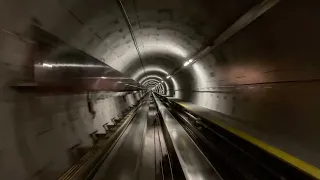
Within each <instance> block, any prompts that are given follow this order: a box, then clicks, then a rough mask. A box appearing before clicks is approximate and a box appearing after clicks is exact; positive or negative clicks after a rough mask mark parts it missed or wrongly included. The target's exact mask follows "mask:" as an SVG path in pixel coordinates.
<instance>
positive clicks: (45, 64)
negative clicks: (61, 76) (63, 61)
mask: <svg viewBox="0 0 320 180" xmlns="http://www.w3.org/2000/svg"><path fill="white" fill-rule="evenodd" d="M42 66H43V67H50V68H51V67H52V65H51V64H47V63H43V64H42Z"/></svg>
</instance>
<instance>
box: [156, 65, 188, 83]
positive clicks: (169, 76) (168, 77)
mask: <svg viewBox="0 0 320 180" xmlns="http://www.w3.org/2000/svg"><path fill="white" fill-rule="evenodd" d="M193 61H194V59H189V60H188V61H186V62H184V63H183V66H184V67H186V66H188V65H189V64H191V63H192V62H193ZM170 78H171V75H168V76H167V79H170ZM161 83H164V81H163V80H162V81H161V82H160V83H159V84H161ZM159 84H157V85H156V86H158V85H159Z"/></svg>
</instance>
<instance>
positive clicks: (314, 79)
mask: <svg viewBox="0 0 320 180" xmlns="http://www.w3.org/2000/svg"><path fill="white" fill-rule="evenodd" d="M0 2H1V4H2V6H1V16H0V25H1V31H0V85H1V89H0V92H1V94H0V114H1V117H0V119H1V121H0V123H1V124H0V128H1V130H0V133H1V136H0V139H1V141H0V174H1V177H0V178H3V179H28V178H29V179H43V178H46V179H48V178H49V177H56V176H58V175H59V174H60V173H61V172H63V171H64V170H65V169H66V168H67V167H68V166H69V165H70V164H71V163H72V162H71V161H70V160H69V157H68V155H67V154H68V151H67V150H68V149H69V148H71V147H72V146H74V145H75V144H78V143H80V144H81V146H83V147H87V146H90V145H91V144H92V142H91V140H90V139H89V136H88V134H90V133H92V132H93V131H95V130H99V131H102V130H103V129H102V126H101V125H102V124H104V123H105V122H107V121H110V120H111V118H113V117H115V116H116V115H117V114H118V113H119V112H121V110H122V109H125V108H126V107H127V106H129V105H132V104H134V103H135V101H136V100H137V99H138V98H140V96H141V95H137V94H136V95H131V94H130V95H126V96H125V98H123V97H108V98H105V99H103V100H100V101H98V102H97V103H96V105H95V106H96V111H97V114H96V116H95V117H94V118H93V117H92V116H91V114H90V113H89V112H88V108H87V101H86V96H85V95H64V96H40V95H38V94H34V93H18V92H16V91H14V90H12V89H11V88H10V85H12V84H14V83H16V82H21V81H25V80H30V78H31V74H32V73H31V71H32V68H31V67H30V63H29V60H28V56H29V53H30V48H29V47H30V46H29V44H28V41H27V39H25V37H27V34H28V28H29V26H30V25H31V24H36V25H38V26H40V27H42V28H43V29H45V30H46V31H48V32H50V33H52V34H54V35H55V36H58V37H59V38H61V39H63V40H64V41H66V42H67V43H69V44H71V45H72V46H74V47H76V48H79V49H81V50H83V51H85V52H87V53H89V54H91V55H93V56H95V57H96V58H98V59H101V60H102V61H104V62H106V63H107V64H109V65H111V66H112V67H113V68H115V69H117V70H119V71H121V72H123V73H124V74H126V75H128V76H131V77H132V78H135V79H136V80H138V81H139V80H142V79H143V78H145V77H146V76H147V75H155V76H157V77H158V78H160V79H163V80H164V81H166V83H167V84H168V91H169V93H168V94H170V95H174V96H175V97H176V98H180V99H182V100H184V101H189V102H192V103H195V104H198V105H201V106H204V107H207V108H209V109H212V110H215V111H217V112H220V113H223V114H225V115H228V116H230V117H232V120H234V121H236V122H237V123H241V124H244V125H245V126H247V127H251V128H252V129H255V130H257V131H259V132H261V133H262V134H265V135H266V136H268V135H276V136H277V137H278V138H279V139H280V140H279V141H278V143H277V142H275V144H274V145H275V146H277V147H279V148H281V149H283V150H285V151H291V152H290V153H293V154H300V155H301V154H302V155H301V156H303V157H304V159H307V160H309V162H311V163H313V164H315V165H317V166H319V167H320V163H319V159H320V158H319V157H320V155H319V153H318V152H320V144H319V142H318V140H317V138H315V137H318V136H319V131H318V127H319V125H320V124H319V121H318V119H319V113H318V109H317V105H318V102H319V96H318V95H317V92H318V90H319V82H318V81H319V72H320V71H319V62H318V59H319V57H320V54H319V51H318V46H317V43H318V42H319V40H320V37H319V36H320V35H319V33H318V32H320V31H319V30H320V26H319V21H318V18H317V17H319V15H320V12H319V11H318V9H317V7H319V2H317V1H315V0H307V1H303V2H302V1H301V0H293V1H290V2H289V1H281V2H280V3H278V4H277V5H276V6H275V7H273V8H272V9H271V10H269V11H268V12H266V13H265V14H264V15H263V16H261V17H260V18H258V19H257V20H256V21H254V22H253V23H252V24H250V25H249V26H248V27H246V28H245V29H243V30H242V31H240V32H238V33H237V34H236V35H235V36H233V37H232V38H231V39H229V40H228V41H227V42H226V43H224V44H223V45H222V46H220V47H219V48H218V49H216V50H214V51H212V52H211V53H210V54H209V55H207V56H205V57H203V58H202V59H201V60H200V61H198V62H197V63H195V64H193V65H192V66H189V67H187V68H186V69H184V70H183V71H181V72H180V73H178V74H177V75H175V76H173V78H170V79H166V76H167V75H168V74H170V73H171V72H172V71H173V70H175V69H176V68H179V67H181V66H182V65H183V63H184V61H186V60H188V58H190V57H191V56H192V55H193V54H194V53H195V52H197V50H199V49H200V48H201V47H202V46H204V45H205V44H208V43H210V42H209V41H213V40H214V39H215V38H216V37H217V36H218V35H219V34H220V33H222V32H223V31H224V30H225V29H226V28H228V27H229V26H230V25H231V24H232V23H233V22H234V21H235V20H237V18H239V16H240V15H242V14H243V13H245V12H246V11H248V9H250V7H252V6H253V5H254V4H257V3H259V2H260V1H258V0H245V1H241V2H238V1H236V0H227V1H225V0H224V1H222V0H216V1H205V0H203V1H191V0H176V1H172V0H167V1H156V0H154V1H150V0H148V1H145V0H136V5H137V8H134V6H133V2H132V1H127V0H126V1H123V3H124V6H125V8H126V10H127V11H128V15H129V17H130V19H131V21H132V25H133V28H134V30H135V32H136V34H135V35H136V37H137V40H138V45H139V46H140V47H141V52H142V54H143V60H144V63H145V64H144V65H145V71H146V73H143V70H142V68H141V64H140V62H139V58H138V57H137V54H136V50H135V49H134V45H133V43H132V40H131V37H130V34H129V31H128V29H127V27H126V25H125V22H124V20H123V18H122V16H121V13H120V11H119V7H118V6H117V4H116V1H103V0H99V1H90V2H87V1H82V0H80V1H79V0H77V1H76V0H67V1H59V0H46V1H38V0H37V1H23V2H22V1H18V0H10V1H7V0H1V1H0ZM181 4H183V6H181ZM136 9H137V10H138V12H137V11H136ZM199 10H200V11H199ZM155 79H156V78H155ZM124 99H126V101H124ZM282 142H286V143H282ZM293 151H295V152H293Z"/></svg>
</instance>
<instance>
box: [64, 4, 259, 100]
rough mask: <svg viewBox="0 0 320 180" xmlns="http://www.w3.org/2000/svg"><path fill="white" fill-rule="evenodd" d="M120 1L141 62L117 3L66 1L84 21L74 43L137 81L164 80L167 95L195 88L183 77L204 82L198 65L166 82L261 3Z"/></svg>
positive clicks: (72, 11) (81, 20)
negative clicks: (255, 5)
mask: <svg viewBox="0 0 320 180" xmlns="http://www.w3.org/2000/svg"><path fill="white" fill-rule="evenodd" d="M121 2H122V4H123V6H124V8H125V10H126V12H127V15H128V17H129V19H130V22H131V24H132V28H133V31H134V36H135V38H136V40H137V45H138V48H139V50H140V52H141V56H142V61H143V64H141V62H140V59H139V57H138V53H137V51H136V49H135V46H134V43H133V41H132V38H131V36H130V31H129V29H128V27H127V25H126V23H125V19H124V18H123V16H122V14H121V11H120V7H119V5H118V4H117V1H98V2H85V1H75V2H73V3H66V2H63V4H66V5H67V6H68V8H69V12H70V13H72V15H73V16H74V17H76V18H77V20H78V21H79V22H80V23H82V28H81V29H80V30H79V31H78V32H77V33H75V35H74V36H72V37H71V39H70V41H71V42H72V44H75V45H76V46H77V47H81V48H82V49H84V50H86V51H89V52H90V53H91V54H93V55H94V56H95V57H97V58H99V59H101V60H103V61H104V62H105V63H107V64H108V65H110V66H112V67H113V68H115V69H117V70H119V71H120V72H122V73H124V74H126V75H128V76H130V77H132V78H133V79H135V80H137V81H141V80H142V79H143V78H145V77H147V76H155V77H157V78H151V79H154V80H156V79H159V78H160V79H162V80H163V81H164V82H165V87H166V89H168V92H166V93H168V94H171V95H174V92H172V91H175V90H179V89H182V86H183V87H184V89H188V88H189V89H191V88H190V86H191V83H188V82H183V81H184V79H188V80H191V81H192V82H193V84H198V85H200V86H201V84H203V83H205V80H204V79H205V76H207V74H205V72H202V71H203V70H202V69H201V64H200V63H199V64H200V65H199V64H195V65H194V66H193V67H192V68H188V70H187V71H186V72H183V78H182V79H181V78H180V79H177V78H175V77H172V78H168V79H167V78H166V77H167V76H168V74H170V73H172V72H173V71H174V70H177V69H178V68H180V67H181V66H183V63H184V62H185V61H186V60H188V59H189V58H190V57H192V56H193V55H194V54H195V53H196V52H197V51H199V50H200V49H201V48H202V47H204V46H205V45H207V44H208V43H210V41H212V40H213V39H214V38H216V37H217V36H218V35H219V34H220V33H221V32H223V31H224V30H225V29H226V28H228V27H229V26H230V25H231V24H232V23H234V21H236V20H237V19H238V17H239V16H241V15H242V14H244V13H245V12H246V11H247V10H248V9H250V8H251V7H252V6H253V5H254V4H257V3H258V2H259V1H255V0H246V1H241V2H239V1H236V0H227V1H220V0H218V1H209V0H201V1H193V0H166V1H157V0H152V1H150V0H123V1H121ZM92 9H94V11H93V10H92ZM200 9H201V10H200ZM88 31H91V32H92V33H93V34H94V35H95V38H92V37H91V38H89V37H85V36H84V34H85V33H87V32H88ZM95 39H99V41H97V40H95ZM170 91H171V93H169V92H170Z"/></svg>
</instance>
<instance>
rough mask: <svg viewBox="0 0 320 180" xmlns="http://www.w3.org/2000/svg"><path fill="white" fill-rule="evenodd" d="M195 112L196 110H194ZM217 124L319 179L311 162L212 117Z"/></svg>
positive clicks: (319, 174)
mask: <svg viewBox="0 0 320 180" xmlns="http://www.w3.org/2000/svg"><path fill="white" fill-rule="evenodd" d="M176 103H178V104H180V105H181V106H183V107H184V108H186V109H188V110H190V111H191V112H193V111H192V110H191V109H190V108H188V106H187V105H185V104H184V103H182V102H176ZM194 113H195V112H194ZM196 114H197V115H199V116H201V115H200V114H198V113H196ZM211 120H212V121H213V122H214V123H215V124H217V125H218V126H220V127H222V128H224V129H226V130H228V131H229V132H231V133H233V134H235V135H237V136H239V137H241V138H243V139H245V140H247V141H249V142H251V143H252V144H254V145H256V146H258V147H260V148H261V149H264V150H265V151H267V152H269V153H271V154H273V155H275V156H276V157H278V158H280V159H282V160H284V161H286V162H287V163H289V164H291V165H292V166H295V167H297V168H298V169H300V170H302V171H304V172H305V173H307V174H309V175H311V176H313V177H315V178H317V179H320V169H319V168H317V167H315V166H313V165H311V164H308V163H306V162H304V161H302V160H301V159H298V158H296V157H294V156H292V155H290V154H288V153H286V152H284V151H281V150H280V149H277V148H275V147H273V146H271V145H269V144H266V143H264V142H263V141H260V140H259V139H257V138H254V137H252V136H250V135H249V134H247V133H245V132H242V131H240V130H238V129H235V128H232V127H229V126H227V125H225V124H222V123H220V122H217V121H216V120H214V119H211Z"/></svg>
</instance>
